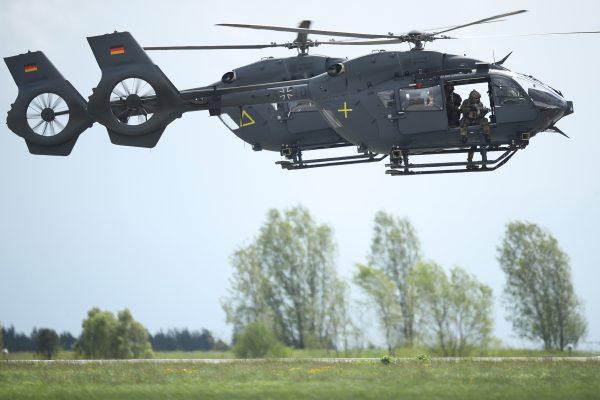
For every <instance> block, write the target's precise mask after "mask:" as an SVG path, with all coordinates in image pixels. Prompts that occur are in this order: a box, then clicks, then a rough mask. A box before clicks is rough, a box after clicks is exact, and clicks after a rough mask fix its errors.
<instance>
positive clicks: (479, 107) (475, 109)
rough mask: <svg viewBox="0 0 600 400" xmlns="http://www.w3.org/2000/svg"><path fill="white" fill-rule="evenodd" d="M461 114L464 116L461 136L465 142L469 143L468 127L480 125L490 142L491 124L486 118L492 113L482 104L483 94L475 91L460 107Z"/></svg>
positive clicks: (461, 124)
mask: <svg viewBox="0 0 600 400" xmlns="http://www.w3.org/2000/svg"><path fill="white" fill-rule="evenodd" d="M460 112H461V114H462V115H463V118H462V121H461V123H460V136H461V139H462V140H463V141H465V142H466V141H467V127H468V126H473V125H480V126H481V127H482V128H483V133H484V134H485V136H486V139H487V140H488V141H489V140H490V134H491V130H490V124H489V122H488V120H487V118H486V117H485V115H486V114H487V113H488V112H490V109H489V108H487V107H485V106H484V105H483V103H481V94H479V92H478V91H477V90H473V91H472V92H471V93H470V94H469V98H468V99H466V100H465V101H463V103H462V105H461V106H460Z"/></svg>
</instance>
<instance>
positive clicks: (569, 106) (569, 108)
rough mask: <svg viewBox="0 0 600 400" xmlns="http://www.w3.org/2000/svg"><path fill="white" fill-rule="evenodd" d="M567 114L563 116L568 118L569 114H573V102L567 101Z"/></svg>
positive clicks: (565, 108)
mask: <svg viewBox="0 0 600 400" xmlns="http://www.w3.org/2000/svg"><path fill="white" fill-rule="evenodd" d="M564 110H565V113H564V114H563V117H564V116H567V115H569V114H573V112H574V109H573V102H572V101H567V104H566V105H565V107H564Z"/></svg>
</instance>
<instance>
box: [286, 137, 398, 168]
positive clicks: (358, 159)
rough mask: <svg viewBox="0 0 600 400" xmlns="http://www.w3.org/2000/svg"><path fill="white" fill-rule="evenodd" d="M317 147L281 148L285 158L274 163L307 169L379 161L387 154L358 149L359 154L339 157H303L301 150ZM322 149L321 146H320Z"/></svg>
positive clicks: (342, 145) (344, 145) (343, 145)
mask: <svg viewBox="0 0 600 400" xmlns="http://www.w3.org/2000/svg"><path fill="white" fill-rule="evenodd" d="M349 145H350V144H346V143H344V144H340V145H335V146H327V148H335V147H346V146H349ZM350 146H351V145H350ZM317 149H319V148H314V147H304V148H292V147H284V148H282V149H281V155H282V156H284V157H285V158H286V159H287V160H284V161H277V162H276V163H275V164H277V165H280V166H281V168H283V169H287V170H297V169H307V168H321V167H333V166H338V165H351V164H364V163H372V162H379V161H381V160H383V159H384V158H386V157H387V154H384V155H381V154H375V153H371V152H369V151H362V150H361V149H359V154H356V155H352V156H339V157H327V158H312V159H304V158H303V151H309V150H317ZM321 149H322V147H321Z"/></svg>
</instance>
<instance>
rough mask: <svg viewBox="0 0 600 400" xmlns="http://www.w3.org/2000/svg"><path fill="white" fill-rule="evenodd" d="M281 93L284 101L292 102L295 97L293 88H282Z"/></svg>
mask: <svg viewBox="0 0 600 400" xmlns="http://www.w3.org/2000/svg"><path fill="white" fill-rule="evenodd" d="M279 93H281V94H280V95H279V97H281V100H283V101H285V100H291V99H292V97H294V89H292V88H291V87H286V88H281V89H279Z"/></svg>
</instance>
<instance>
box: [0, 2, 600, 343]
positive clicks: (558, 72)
mask: <svg viewBox="0 0 600 400" xmlns="http://www.w3.org/2000/svg"><path fill="white" fill-rule="evenodd" d="M290 4H292V5H291V6H288V5H285V3H280V2H275V1H250V2H248V1H245V2H241V1H235V0H231V1H228V2H204V1H170V2H142V1H128V2H123V1H113V0H105V1H103V2H83V3H82V2H80V1H78V2H75V1H50V0H44V1H38V0H30V1H28V2H8V1H2V2H1V3H0V37H1V38H2V40H1V41H0V56H2V57H7V56H12V55H15V54H19V53H22V52H24V51H26V50H32V51H34V50H43V51H44V52H45V53H46V55H47V56H48V57H49V58H50V60H51V61H52V62H53V63H54V64H55V66H56V67H57V68H58V69H59V70H60V71H61V72H62V74H63V75H64V76H65V77H66V79H68V80H69V81H70V82H71V83H72V84H73V85H74V86H75V87H76V88H77V89H78V90H79V91H80V93H81V94H82V95H83V96H84V97H86V98H87V96H89V95H90V94H91V89H92V88H93V87H95V85H96V84H97V82H98V81H99V79H100V70H99V68H98V66H97V64H96V62H95V60H94V58H93V55H92V53H91V51H90V48H89V46H88V44H87V41H86V40H85V38H86V36H93V35H98V34H103V33H109V32H113V31H114V30H119V31H122V30H127V31H130V32H131V33H132V34H133V35H134V36H135V37H136V39H137V40H138V42H140V43H141V44H142V45H147V46H152V45H191V44H198V45H200V44H234V43H242V44H253V43H269V42H272V41H275V42H285V41H289V40H292V39H293V37H294V35H293V34H288V33H284V32H262V31H242V30H235V29H231V28H225V27H216V26H214V25H215V24H217V23H224V22H230V23H234V22H240V23H257V24H273V25H284V26H295V25H296V24H297V23H298V22H299V21H300V20H302V19H311V20H313V21H314V23H313V27H314V28H316V29H318V28H321V29H332V30H352V31H358V32H372V33H387V32H390V31H392V32H395V33H400V32H406V31H409V30H411V29H426V28H432V27H439V26H447V25H456V24H460V23H463V22H467V21H470V20H475V19H479V18H483V17H486V16H490V15H494V14H499V13H503V12H507V11H511V10H518V9H522V8H527V9H528V10H530V12H529V13H526V14H523V15H519V16H515V17H512V18H510V19H509V20H507V21H504V22H499V23H494V24H487V25H484V26H479V27H477V28H468V29H464V30H463V31H460V32H457V33H456V36H458V34H459V33H460V34H461V35H464V36H469V35H478V34H479V35H488V34H489V35H492V34H506V33H534V32H543V31H572V30H598V29H600V23H599V22H598V19H597V15H598V13H599V12H600V5H598V3H597V2H594V1H576V2H564V1H512V0H511V1H493V2H492V1H487V2H482V1H454V2H446V1H430V2H428V6H427V7H426V8H425V7H424V6H423V5H422V3H421V2H397V1H378V0H371V1H369V2H368V3H366V2H354V1H348V2H323V1H311V0H305V1H303V2H301V3H290ZM320 39H328V38H327V37H322V38H320ZM339 47H340V48H336V47H335V46H331V47H325V46H323V47H320V48H317V49H313V53H315V54H326V55H329V56H332V57H349V58H352V57H357V56H360V55H363V54H366V53H368V52H370V51H371V50H373V49H371V48H366V47H359V46H357V47H356V48H351V47H350V46H339ZM406 48H407V47H406V46H403V45H398V46H388V48H387V50H406ZM428 48H429V49H433V50H439V51H443V52H447V53H452V54H467V55H469V56H471V57H473V58H478V59H481V60H487V61H492V60H493V59H494V57H495V58H496V59H500V58H501V57H503V56H504V55H505V54H507V53H508V52H510V51H513V52H514V53H513V55H512V56H511V57H510V58H509V59H508V61H507V62H506V64H505V66H506V67H507V68H509V69H511V70H514V71H518V72H525V73H527V74H532V75H534V76H536V77H537V78H538V79H540V80H542V81H543V82H545V83H547V84H549V85H551V86H553V87H555V88H558V89H560V90H561V91H562V92H563V93H564V94H565V97H566V98H567V99H569V100H572V101H573V102H574V108H575V113H574V114H573V115H570V116H568V117H566V118H564V119H563V120H561V121H560V122H559V124H558V126H559V127H560V128H561V129H562V130H563V131H565V132H566V133H567V134H568V135H569V136H570V137H571V139H570V140H568V139H565V138H564V137H562V136H560V135H558V134H552V133H543V134H539V135H538V136H537V137H535V138H534V139H533V140H532V141H531V144H530V146H529V147H528V148H527V149H525V150H524V151H521V152H519V153H517V155H516V156H515V157H514V158H513V159H512V160H511V161H510V162H509V163H508V164H507V165H505V166H504V167H503V168H501V169H500V170H498V171H495V172H492V173H481V174H452V175H440V176H413V177H390V176H387V175H385V174H384V171H385V168H384V165H383V164H370V165H359V166H344V167H336V168H324V169H312V170H306V171H284V170H281V169H280V168H279V167H278V166H276V165H275V164H274V163H275V161H277V160H278V159H279V155H278V154H276V153H271V152H265V151H263V152H253V151H252V149H251V147H250V146H249V145H248V144H245V143H244V142H243V141H241V140H240V139H238V138H237V137H235V136H234V135H233V134H232V133H231V132H230V131H228V130H227V129H226V128H225V126H223V125H222V124H221V122H220V121H219V119H217V118H214V117H209V116H208V113H207V112H198V113H191V114H186V115H184V117H183V118H181V119H179V120H177V121H175V122H174V123H172V124H171V125H169V127H168V128H167V130H166V132H165V134H164V135H163V137H162V139H161V141H160V142H159V144H158V146H156V147H155V148H154V149H139V148H128V147H120V146H114V145H112V144H111V143H110V141H109V139H108V135H107V133H106V130H105V129H104V128H103V127H102V126H101V125H98V124H95V125H94V126H93V127H92V128H91V129H88V130H87V131H86V132H84V133H83V134H82V135H81V136H80V138H79V141H78V142H77V144H76V146H75V148H74V150H73V152H72V154H71V155H70V156H69V157H65V158H62V157H44V156H33V155H30V154H29V153H28V152H27V148H26V146H25V144H24V142H23V140H22V139H21V138H20V137H18V136H16V135H14V134H13V133H12V132H10V131H9V130H8V128H7V127H6V125H5V124H1V126H0V323H2V324H4V325H10V324H13V325H14V326H15V327H16V328H17V330H20V331H25V332H29V331H30V330H31V329H32V328H33V327H35V326H37V327H51V328H54V329H56V330H59V331H64V330H68V331H71V332H73V333H74V334H78V333H79V332H80V330H81V321H82V319H83V318H84V317H85V313H86V311H87V310H88V309H90V308H91V307H94V306H97V307H100V308H102V309H108V310H111V311H114V312H116V311H118V310H121V309H123V308H126V307H127V308H129V309H130V310H131V311H132V313H133V315H134V317H135V318H136V319H138V320H139V321H141V322H142V323H143V324H144V325H145V326H146V327H147V328H148V329H149V330H150V331H151V332H155V331H157V330H158V329H160V328H171V327H189V328H192V329H199V328H208V329H210V330H212V331H214V332H215V333H216V334H217V335H219V336H221V337H224V338H226V339H228V338H229V337H230V334H231V326H229V325H227V323H226V321H225V315H224V312H223V310H222V308H221V301H222V299H223V298H224V297H225V296H226V295H227V290H228V287H229V279H230V276H231V273H232V267H231V265H230V263H229V257H230V255H231V254H232V252H233V251H234V250H235V249H236V248H237V247H239V246H243V245H244V244H247V243H248V242H249V241H251V240H252V238H253V237H254V235H255V234H256V233H257V231H258V229H259V227H260V226H261V224H262V222H263V221H264V219H265V215H266V212H267V210H268V209H270V208H273V207H275V208H279V209H282V208H286V207H291V206H294V205H298V204H301V205H304V206H306V207H307V208H308V209H309V210H310V211H311V212H312V213H313V215H314V217H315V218H316V219H317V221H319V222H320V223H326V224H329V225H331V226H332V227H333V228H334V230H335V238H336V242H337V244H338V256H337V266H338V271H339V273H340V275H341V276H342V277H344V278H347V279H349V278H350V277H351V276H352V273H353V271H354V268H355V265H356V263H358V262H364V261H365V258H366V254H367V251H368V247H369V242H370V238H371V233H372V222H373V217H374V215H375V213H376V212H377V211H378V210H385V211H387V212H390V213H393V214H395V215H397V216H400V217H408V218H409V219H410V220H411V221H412V223H413V224H414V226H415V228H416V230H417V232H418V234H419V237H420V239H421V242H422V246H423V252H424V254H425V257H426V258H427V259H430V260H434V261H436V262H438V263H440V264H441V265H442V266H444V267H445V268H447V269H448V268H450V267H452V266H455V265H460V266H462V267H464V268H465V269H467V270H468V271H470V272H471V273H473V274H474V275H475V276H476V277H477V278H478V279H480V280H481V281H482V282H484V283H486V284H488V285H490V286H491V287H492V288H493V290H494V295H495V299H496V303H495V310H494V318H495V329H494V334H495V335H496V336H497V337H498V338H500V339H501V340H502V341H504V342H505V343H507V344H511V345H523V344H524V342H523V341H521V340H520V339H518V338H517V337H516V336H515V335H514V333H513V332H512V329H511V325H510V323H509V322H507V321H506V318H505V316H506V310H505V309H504V308H503V306H502V302H501V301H500V299H501V293H502V288H503V284H504V275H503V273H502V271H501V270H500V267H499V265H498V262H497V260H496V254H497V253H496V246H497V244H498V243H499V241H500V239H501V237H502V235H503V232H504V229H505V225H506V223H507V222H509V221H512V220H525V221H530V222H534V223H537V224H539V225H541V226H542V227H544V228H545V229H547V230H548V231H550V232H551V233H552V234H553V235H554V236H555V237H556V238H557V239H558V241H559V243H560V246H561V248H562V249H563V250H564V251H565V252H566V253H567V254H568V255H569V256H570V260H571V267H572V277H573V282H574V286H575V291H576V293H577V294H578V295H579V296H580V297H581V299H582V300H583V303H584V305H585V314H586V317H587V320H588V323H589V329H588V330H589V333H588V336H587V338H586V341H587V342H595V343H596V344H594V343H591V344H590V343H588V344H587V345H586V346H595V347H600V319H599V318H598V315H600V291H599V290H598V289H597V288H598V285H599V282H600V269H599V268H598V266H599V265H600V251H599V246H598V245H599V234H600V207H599V200H600V193H599V189H600V184H599V182H600V180H599V178H600V167H598V165H597V164H596V163H595V159H596V157H597V156H596V149H598V148H600V134H599V133H598V128H597V126H598V123H597V117H598V111H597V94H598V93H599V89H600V84H599V80H598V78H597V76H596V72H597V71H598V70H600V56H599V55H598V54H599V51H598V50H600V36H596V37H594V36H587V37H583V36H561V37H550V36H545V37H529V38H493V39H470V40H456V41H440V42H436V43H433V44H430V45H428ZM292 55H293V53H291V52H289V50H286V49H267V50H251V51H242V50H238V51H206V52H188V53H182V52H169V53H166V52H165V53H152V54H151V57H152V59H153V61H154V62H155V63H156V64H157V65H159V66H160V68H161V69H162V70H163V71H164V72H165V74H166V75H167V76H168V77H169V78H170V79H171V81H172V82H173V83H174V84H175V86H177V87H178V88H179V89H185V88H191V87H197V86H201V85H205V84H209V83H212V82H214V81H217V80H218V79H220V77H221V75H222V74H223V73H224V72H226V71H229V70H231V69H232V68H235V67H239V66H242V65H245V64H247V63H250V62H253V61H256V60H259V59H260V58H261V57H266V56H275V57H285V56H292ZM0 93H1V95H0V110H4V111H8V109H9V107H10V104H11V103H12V102H13V101H14V99H15V98H16V95H17V88H16V85H15V84H14V82H13V81H12V78H11V76H10V74H9V72H8V69H7V68H6V67H5V66H4V65H2V66H0ZM351 292H352V298H353V299H355V300H356V299H358V298H359V297H360V296H359V292H358V289H357V288H355V287H351ZM361 323H364V324H365V325H371V324H370V323H369V322H368V321H367V322H365V321H364V319H363V321H362V322H361ZM374 340H375V341H376V340H377V339H376V335H375V334H374Z"/></svg>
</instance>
